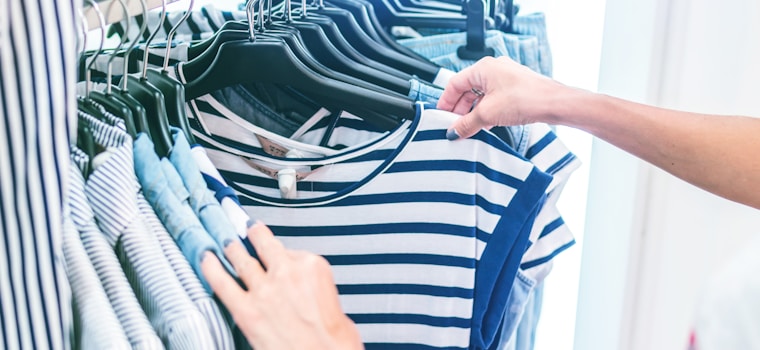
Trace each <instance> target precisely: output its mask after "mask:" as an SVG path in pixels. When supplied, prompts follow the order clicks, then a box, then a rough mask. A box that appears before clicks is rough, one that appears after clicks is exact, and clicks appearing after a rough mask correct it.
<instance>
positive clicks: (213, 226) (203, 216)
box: [169, 128, 239, 247]
mask: <svg viewBox="0 0 760 350" xmlns="http://www.w3.org/2000/svg"><path fill="white" fill-rule="evenodd" d="M171 134H172V138H173V139H174V146H173V147H172V152H171V154H170V155H169V160H170V161H171V164H172V165H173V166H174V168H175V169H176V170H177V173H179V175H180V177H181V178H182V182H183V183H184V185H185V188H186V189H187V191H188V192H189V194H190V195H189V198H188V199H189V202H190V206H191V207H192V208H193V211H194V212H195V214H196V215H197V216H198V218H199V219H200V220H201V223H202V224H203V227H204V228H206V231H207V232H208V233H209V234H210V235H211V238H213V239H214V240H215V241H216V243H217V244H218V245H219V246H220V247H226V246H227V245H228V244H230V243H232V242H234V241H239V238H238V235H237V234H236V233H235V227H234V226H232V223H231V222H230V221H229V219H228V218H227V216H226V215H225V213H224V210H223V209H222V206H221V204H219V201H217V200H216V198H214V194H213V193H211V191H209V189H208V188H207V184H206V181H205V180H203V175H202V174H201V171H200V169H198V165H197V164H196V163H195V159H193V155H192V154H191V153H190V152H191V151H190V145H189V144H188V143H187V139H186V138H185V134H184V133H183V132H182V130H180V129H178V128H171Z"/></svg>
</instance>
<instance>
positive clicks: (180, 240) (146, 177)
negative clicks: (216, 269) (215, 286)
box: [133, 133, 224, 291]
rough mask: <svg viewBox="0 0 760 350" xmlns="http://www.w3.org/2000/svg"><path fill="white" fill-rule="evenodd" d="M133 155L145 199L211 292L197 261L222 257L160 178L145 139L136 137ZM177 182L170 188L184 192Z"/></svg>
mask: <svg viewBox="0 0 760 350" xmlns="http://www.w3.org/2000/svg"><path fill="white" fill-rule="evenodd" d="M133 151H134V155H135V157H134V162H135V172H136V173H137V178H138V179H139V180H140V184H141V185H142V188H143V194H144V195H145V198H146V199H147V200H148V202H149V203H150V204H151V206H152V207H153V209H154V210H155V211H156V214H158V217H159V218H160V219H161V222H163V224H164V226H165V227H166V229H167V231H169V234H171V235H172V237H173V238H174V241H175V242H177V245H178V246H179V248H180V250H181V251H182V253H183V254H184V255H185V258H186V259H187V261H188V262H189V263H190V266H192V267H193V270H195V274H196V275H197V276H198V277H199V278H200V279H201V282H203V286H204V287H205V288H206V290H207V291H211V288H210V287H209V285H208V282H206V279H205V278H204V277H203V273H202V272H201V269H200V262H201V259H202V258H203V254H204V253H205V252H207V251H211V252H213V253H214V254H216V255H217V256H218V257H223V256H224V254H223V253H222V251H221V249H220V248H219V246H218V245H217V244H216V242H214V240H213V239H212V238H211V236H209V235H208V233H207V232H206V231H205V230H204V229H203V225H202V224H201V223H200V221H199V220H198V218H197V217H196V216H195V213H193V210H192V209H191V208H190V206H189V204H183V203H182V201H180V199H178V198H177V196H176V195H175V193H174V191H173V190H172V187H170V184H169V182H168V181H167V178H166V176H165V175H164V171H163V168H162V166H161V161H160V160H159V159H158V156H157V155H156V153H155V152H154V149H153V142H151V141H150V139H149V138H148V136H147V135H145V134H143V133H140V134H138V136H137V139H136V140H135V142H134V145H133ZM179 181H180V182H179V186H176V185H175V186H174V188H181V189H182V190H184V186H183V185H182V182H181V181H182V180H179ZM175 184H176V182H175Z"/></svg>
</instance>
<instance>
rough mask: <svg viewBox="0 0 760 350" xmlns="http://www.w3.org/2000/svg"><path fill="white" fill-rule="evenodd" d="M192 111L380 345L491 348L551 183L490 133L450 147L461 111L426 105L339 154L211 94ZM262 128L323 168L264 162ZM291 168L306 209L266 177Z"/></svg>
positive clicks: (228, 175)
mask: <svg viewBox="0 0 760 350" xmlns="http://www.w3.org/2000/svg"><path fill="white" fill-rule="evenodd" d="M190 105H191V107H192V108H190V111H189V114H190V115H191V116H192V118H193V119H192V121H191V124H192V125H193V127H194V128H195V130H196V132H195V137H196V140H199V141H200V142H201V144H202V145H203V146H204V147H205V148H206V151H207V153H208V156H209V158H210V159H211V160H212V161H213V162H214V165H215V166H216V167H217V168H218V170H219V172H220V173H221V174H222V176H223V177H224V178H225V179H226V180H227V182H228V183H229V184H230V186H231V187H232V188H234V189H235V190H236V191H237V194H238V196H239V198H240V201H241V204H242V205H243V207H244V208H245V209H246V210H247V211H248V214H249V215H250V216H251V217H254V218H259V219H262V220H263V221H264V222H265V223H267V224H268V225H270V227H271V228H272V230H273V232H274V233H275V234H276V235H277V236H278V237H279V238H281V239H282V240H283V242H284V243H285V245H286V246H287V247H289V248H292V249H305V250H309V251H312V252H315V253H317V254H320V255H323V256H325V257H326V258H327V259H328V261H329V262H330V263H331V265H332V266H333V271H334V273H335V279H336V283H337V284H338V290H339V292H340V294H341V302H342V305H343V309H344V311H345V312H346V313H347V314H348V315H349V316H350V317H351V318H352V319H353V320H354V321H355V322H356V323H357V325H358V327H359V330H360V332H361V334H362V338H363V340H364V342H365V345H366V347H367V348H369V349H372V348H385V347H391V346H392V347H410V348H461V349H464V348H468V347H471V346H472V347H486V346H488V345H490V342H491V341H493V336H494V335H495V332H496V329H497V328H498V324H499V322H500V321H501V317H502V315H503V314H504V309H503V306H504V303H505V302H506V298H507V296H508V294H509V290H510V288H511V284H512V281H513V279H514V277H515V273H516V271H517V267H518V266H517V265H518V264H519V261H520V257H521V256H522V253H523V252H524V249H525V248H526V246H527V239H528V233H529V230H530V227H531V225H532V223H533V220H534V218H535V214H536V212H537V210H538V208H539V206H540V204H541V202H542V201H543V199H544V197H545V195H544V192H545V190H546V188H547V187H548V186H549V184H550V182H551V180H552V177H551V176H549V175H547V174H545V173H543V172H541V171H540V170H539V169H537V168H536V167H535V166H534V165H533V164H531V163H530V162H528V161H526V160H525V159H524V158H522V157H521V156H520V155H518V154H516V153H515V152H514V151H513V150H512V149H511V148H510V147H509V146H507V145H506V144H504V142H502V141H501V140H500V139H498V138H497V137H495V136H494V135H493V134H490V133H488V132H485V131H484V132H481V133H479V134H478V135H477V136H476V137H474V138H472V139H469V140H462V141H459V142H450V141H448V140H446V138H445V132H446V129H447V128H448V126H449V125H450V123H451V122H452V121H453V119H454V118H456V115H454V114H452V113H448V112H444V111H438V110H430V109H426V108H424V107H423V106H421V105H419V106H418V108H419V110H418V117H417V118H416V119H415V120H414V121H408V122H405V123H404V124H403V125H401V126H400V127H399V128H398V129H396V130H394V131H391V132H389V133H386V134H384V135H383V136H381V137H379V138H376V139H373V140H369V141H365V142H364V143H362V144H358V145H356V144H354V145H350V146H349V147H348V148H346V149H344V150H340V151H336V150H333V149H329V148H323V147H317V146H313V145H307V144H303V143H300V142H295V141H293V140H288V139H285V138H283V137H279V136H277V135H272V134H271V133H267V132H266V131H265V130H256V127H255V126H252V125H250V124H243V123H240V120H238V119H236V118H235V116H234V115H232V114H231V112H230V111H229V110H226V109H224V107H223V106H221V105H219V104H218V103H214V102H213V100H211V99H210V97H209V96H204V97H202V98H200V99H196V100H194V101H192V102H191V104H190ZM252 130H255V131H256V133H258V134H259V135H260V136H261V135H264V136H265V137H267V138H268V139H270V140H271V141H275V142H277V143H279V144H280V145H284V146H285V147H288V148H290V149H298V150H299V151H300V152H301V153H302V154H306V155H309V156H311V157H312V158H305V159H292V158H289V159H286V158H277V157H272V156H269V155H267V154H266V153H263V152H260V148H257V145H256V144H255V141H254V140H256V139H257V138H256V136H255V135H254V133H253V132H252ZM244 134H247V135H244ZM338 135H339V134H338ZM246 136H247V137H246ZM230 141H234V142H230ZM249 141H250V142H249ZM246 143H248V144H249V146H250V147H247V148H248V150H249V151H250V152H246V151H241V150H240V149H237V148H235V147H233V145H235V146H237V145H240V144H246ZM317 154H321V156H316V155H317ZM287 167H289V168H293V169H296V171H298V172H302V173H303V174H302V175H301V176H303V178H302V179H301V180H300V181H298V182H297V188H298V193H297V194H298V197H297V198H296V199H283V198H281V197H280V189H279V187H278V183H277V180H275V179H273V178H272V177H271V176H270V174H269V173H268V170H267V169H274V170H275V171H276V170H278V169H282V168H287ZM515 257H516V258H515ZM510 258H511V259H510Z"/></svg>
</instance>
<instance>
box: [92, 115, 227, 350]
mask: <svg viewBox="0 0 760 350" xmlns="http://www.w3.org/2000/svg"><path fill="white" fill-rule="evenodd" d="M80 122H86V123H88V125H89V126H90V127H91V128H92V130H93V134H94V136H95V139H96V142H98V143H99V144H100V145H102V146H105V147H108V148H107V149H106V151H105V152H104V153H101V154H100V155H98V157H100V156H106V157H107V159H105V160H103V161H102V162H99V163H101V164H100V165H98V166H97V167H96V166H93V168H94V170H93V173H92V174H90V176H89V177H88V179H87V184H86V188H85V193H86V194H87V198H88V200H89V202H90V204H91V206H92V209H93V212H94V213H95V215H96V217H97V218H98V223H99V226H100V227H101V229H102V230H103V232H104V233H105V234H106V236H107V237H108V238H109V242H110V243H111V244H113V245H114V248H115V249H116V251H117V254H118V255H119V259H120V260H121V261H122V265H123V268H124V271H125V273H126V275H127V279H129V280H130V283H131V284H132V286H133V288H134V289H135V290H136V291H137V293H136V294H137V296H138V299H139V300H140V303H141V305H142V306H143V308H144V309H145V311H146V314H147V316H148V318H149V319H150V321H151V324H152V325H153V327H154V328H155V329H156V331H157V333H158V334H159V336H160V337H161V338H162V340H163V341H164V343H165V344H166V345H167V347H169V348H177V349H195V348H201V349H206V348H212V347H213V346H214V342H213V338H212V336H211V334H210V332H209V327H208V324H207V323H206V321H205V319H204V318H203V315H202V314H201V313H200V311H199V310H198V309H196V308H195V307H194V305H193V304H192V301H191V300H190V298H189V297H188V296H187V293H186V292H185V290H184V289H183V288H182V285H181V284H180V282H179V280H178V278H177V277H176V275H175V274H174V271H173V270H172V268H171V266H170V265H169V263H168V261H167V259H166V257H165V256H164V255H163V252H162V251H161V248H160V245H159V243H158V241H157V240H156V238H155V237H154V236H152V235H150V234H149V231H148V228H147V227H146V225H145V223H144V222H143V220H142V218H141V217H140V216H139V209H138V206H137V193H138V191H139V185H138V183H137V181H136V178H135V175H134V163H133V160H132V140H131V139H130V138H129V136H128V135H126V134H125V133H124V132H123V131H121V130H119V129H118V128H115V127H111V126H108V125H107V124H105V123H102V122H99V121H98V120H95V119H94V118H92V117H89V116H83V115H81V114H80ZM96 161H97V159H94V160H93V163H95V162H96Z"/></svg>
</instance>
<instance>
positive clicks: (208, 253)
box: [201, 250, 211, 263]
mask: <svg viewBox="0 0 760 350" xmlns="http://www.w3.org/2000/svg"><path fill="white" fill-rule="evenodd" d="M209 256H211V252H210V251H208V250H207V251H205V252H203V255H201V263H203V261H204V260H206V258H208V257H209Z"/></svg>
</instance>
